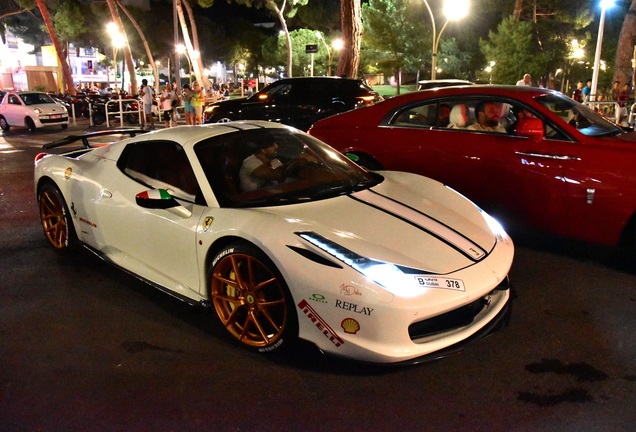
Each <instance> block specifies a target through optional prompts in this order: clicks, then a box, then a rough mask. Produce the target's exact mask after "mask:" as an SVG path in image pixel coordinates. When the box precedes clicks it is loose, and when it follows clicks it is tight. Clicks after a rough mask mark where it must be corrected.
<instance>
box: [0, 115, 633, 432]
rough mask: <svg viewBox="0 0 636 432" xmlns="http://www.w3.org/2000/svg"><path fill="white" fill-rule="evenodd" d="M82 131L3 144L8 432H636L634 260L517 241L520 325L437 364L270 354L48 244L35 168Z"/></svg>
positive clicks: (1, 275) (0, 324) (2, 295)
mask: <svg viewBox="0 0 636 432" xmlns="http://www.w3.org/2000/svg"><path fill="white" fill-rule="evenodd" d="M86 126H87V125H86V122H85V121H84V122H83V123H82V124H79V125H78V126H72V127H71V128H69V131H67V132H64V133H62V132H61V131H60V130H58V129H52V130H49V131H47V132H43V131H38V132H37V133H35V134H29V133H28V132H26V130H12V131H11V132H9V133H4V134H3V135H2V136H0V431H1V432H5V431H11V432H21V431H29V432H30V431H38V432H49V431H50V432H61V431H74V432H75V431H77V432H84V431H86V432H92V431H95V432H110V431H122V432H129V431H139V432H145V431H152V432H162V431H177V432H181V431H183V432H186V431H188V432H189V431H345V432H356V431H444V432H449V431H555V432H565V431H577V432H582V431H612V432H614V431H634V430H636V361H635V359H636V337H635V333H636V253H634V252H633V251H626V250H620V249H616V248H608V247H598V246H592V245H589V244H584V243H579V242H573V241H568V240H564V239H560V238H557V237H553V236H548V235H542V234H539V233H533V232H531V231H528V230H519V229H514V230H512V231H511V234H512V236H513V239H514V240H515V243H516V246H517V249H516V257H515V262H514V264H513V268H512V271H511V275H510V276H511V280H512V282H513V284H514V285H515V288H516V291H517V294H518V299H517V300H516V301H515V305H514V311H513V316H512V320H511V323H510V326H509V327H507V328H505V329H504V330H502V331H500V332H498V333H496V334H494V335H493V336H491V337H490V338H487V339H484V340H481V341H478V342H476V343H474V344H472V345H470V346H469V347H468V348H467V349H466V350H465V351H464V352H463V353H461V354H458V355H454V356H451V357H447V358H445V359H442V360H439V361H435V362H432V363H425V364H421V365H416V366H405V367H380V366H369V365H361V364H358V363H354V362H348V361H344V360H340V359H335V358H331V357H327V356H323V355H321V354H320V353H318V352H317V351H316V350H315V349H314V348H313V347H312V346H309V345H307V346H304V345H303V346H301V347H299V348H298V349H297V350H296V351H294V352H293V353H289V354H285V355H282V354H279V355H274V356H263V355H256V354H252V353H248V352H245V351H244V350H242V349H241V348H240V347H237V346H236V345H234V344H233V343H232V342H231V341H229V340H228V338H226V337H225V336H224V335H223V333H221V332H219V331H218V330H217V329H216V328H215V327H213V326H212V325H211V319H210V318H211V316H210V315H208V314H207V313H206V312H203V311H201V310H198V309H195V308H192V307H189V306H186V305H184V304H182V303H180V302H178V301H176V300H174V299H172V298H171V297H168V296H166V295H165V294H162V293H160V292H158V291H156V290H154V289H152V288H150V287H148V286H146V285H144V284H143V283H141V282H139V281H137V280H136V279H134V278H132V277H131V276H129V275H127V274H125V273H122V272H120V271H118V270H116V269H114V268H112V267H110V266H109V265H107V264H104V263H103V262H101V261H100V260H98V259H97V258H95V257H94V256H92V255H90V254H88V253H78V254H77V255H75V256H71V257H68V258H61V257H59V256H57V255H56V253H55V252H54V251H53V250H52V249H51V248H50V247H49V246H48V244H47V242H46V241H45V238H44V235H43V233H42V229H41V227H40V225H39V219H38V212H37V207H36V203H35V197H34V192H33V179H32V171H33V170H32V166H33V158H34V157H35V155H36V154H37V153H39V152H40V151H41V149H40V146H41V145H42V143H44V142H48V141H51V140H53V139H58V138H62V137H64V136H65V135H66V134H67V133H68V132H70V131H73V130H85V129H86ZM51 132H54V133H51Z"/></svg>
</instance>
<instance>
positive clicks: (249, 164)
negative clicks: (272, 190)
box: [239, 143, 286, 192]
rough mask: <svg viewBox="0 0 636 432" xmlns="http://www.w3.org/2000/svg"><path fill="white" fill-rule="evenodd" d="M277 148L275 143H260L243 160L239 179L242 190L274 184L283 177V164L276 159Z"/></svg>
mask: <svg viewBox="0 0 636 432" xmlns="http://www.w3.org/2000/svg"><path fill="white" fill-rule="evenodd" d="M277 149H278V145H276V143H261V146H260V147H259V148H258V149H257V150H256V151H255V152H254V153H253V154H252V155H250V156H248V157H246V158H245V160H243V165H241V170H240V172H239V179H240V181H241V189H242V190H243V191H244V192H249V191H253V190H256V189H260V188H263V187H267V186H269V185H273V184H276V183H278V182H279V181H281V180H283V179H284V178H285V174H286V169H285V166H284V165H283V164H282V162H281V161H279V160H278V159H276V150H277Z"/></svg>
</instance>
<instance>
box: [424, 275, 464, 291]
mask: <svg viewBox="0 0 636 432" xmlns="http://www.w3.org/2000/svg"><path fill="white" fill-rule="evenodd" d="M415 281H416V282H417V284H418V285H419V286H421V287H422V288H438V289H448V290H454V291H466V287H465V286H464V281H463V280H461V279H448V278H440V277H434V276H415Z"/></svg>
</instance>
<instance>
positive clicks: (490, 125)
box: [467, 102, 506, 133]
mask: <svg viewBox="0 0 636 432" xmlns="http://www.w3.org/2000/svg"><path fill="white" fill-rule="evenodd" d="M475 115H476V117H477V123H474V124H472V125H470V126H468V128H467V129H470V130H476V131H484V132H499V133H506V128H504V127H503V126H502V125H501V123H499V119H500V118H501V104H500V103H496V102H480V103H478V104H477V106H476V107H475Z"/></svg>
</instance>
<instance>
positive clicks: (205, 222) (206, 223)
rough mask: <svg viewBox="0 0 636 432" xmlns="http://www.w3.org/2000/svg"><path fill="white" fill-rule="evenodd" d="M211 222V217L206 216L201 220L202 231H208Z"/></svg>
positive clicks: (212, 220)
mask: <svg viewBox="0 0 636 432" xmlns="http://www.w3.org/2000/svg"><path fill="white" fill-rule="evenodd" d="M212 222H214V218H213V217H212V216H208V217H206V218H205V219H203V231H205V232H207V231H208V230H209V229H210V226H211V225H212Z"/></svg>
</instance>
